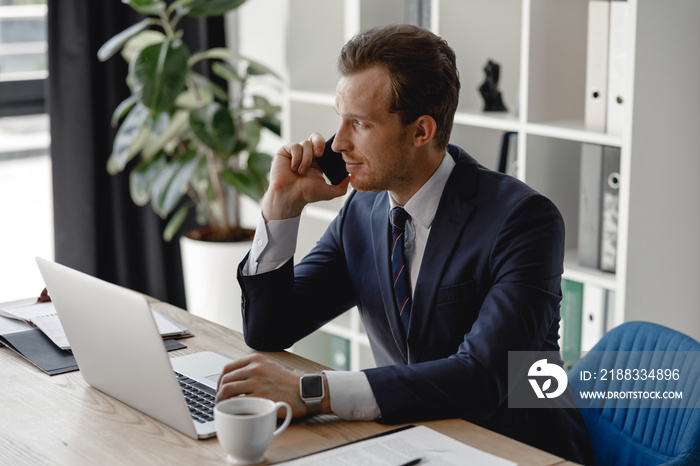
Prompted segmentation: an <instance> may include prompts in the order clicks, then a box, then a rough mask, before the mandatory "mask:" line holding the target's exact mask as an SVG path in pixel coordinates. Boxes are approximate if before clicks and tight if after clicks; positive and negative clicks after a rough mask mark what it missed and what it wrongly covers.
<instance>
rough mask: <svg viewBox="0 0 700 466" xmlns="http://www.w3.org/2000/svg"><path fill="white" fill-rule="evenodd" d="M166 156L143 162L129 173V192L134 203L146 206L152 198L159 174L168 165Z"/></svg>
mask: <svg viewBox="0 0 700 466" xmlns="http://www.w3.org/2000/svg"><path fill="white" fill-rule="evenodd" d="M167 163H168V162H167V160H166V159H165V157H157V158H155V159H153V160H150V161H148V162H142V163H140V164H139V165H137V166H136V167H134V169H133V170H132V171H131V173H130V174H129V193H130V194H131V199H132V200H133V201H134V204H136V205H138V206H144V205H146V204H148V202H149V201H150V200H151V190H152V189H153V183H155V181H156V179H157V178H158V175H160V174H161V172H162V171H163V170H164V169H165V167H166V165H167Z"/></svg>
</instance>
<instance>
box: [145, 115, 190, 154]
mask: <svg viewBox="0 0 700 466" xmlns="http://www.w3.org/2000/svg"><path fill="white" fill-rule="evenodd" d="M188 119H189V112H188V111H186V110H178V111H177V112H175V114H174V115H173V116H172V118H170V119H169V121H168V125H167V126H166V127H165V128H164V129H163V131H162V132H160V134H157V135H156V137H155V138H151V139H150V140H149V141H148V143H146V145H145V146H144V148H143V151H142V153H141V155H142V156H143V158H145V159H146V160H150V159H151V158H152V157H153V156H154V155H155V154H156V153H158V152H159V151H160V150H163V148H164V147H165V146H166V145H167V144H168V143H169V142H171V141H172V140H173V139H176V138H177V137H179V136H180V135H181V134H182V132H183V130H185V129H187V121H188Z"/></svg>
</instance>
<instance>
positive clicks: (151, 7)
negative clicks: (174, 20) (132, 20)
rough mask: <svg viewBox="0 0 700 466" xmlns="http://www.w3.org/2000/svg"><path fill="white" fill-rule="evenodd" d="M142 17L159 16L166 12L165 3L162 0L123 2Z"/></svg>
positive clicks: (126, 0) (128, 0) (130, 0)
mask: <svg viewBox="0 0 700 466" xmlns="http://www.w3.org/2000/svg"><path fill="white" fill-rule="evenodd" d="M122 3H126V4H127V5H129V6H130V7H131V8H133V9H134V10H136V11H138V12H139V13H141V14H142V15H148V16H159V15H160V14H161V13H163V12H164V11H165V6H166V5H165V2H164V1H161V0H122Z"/></svg>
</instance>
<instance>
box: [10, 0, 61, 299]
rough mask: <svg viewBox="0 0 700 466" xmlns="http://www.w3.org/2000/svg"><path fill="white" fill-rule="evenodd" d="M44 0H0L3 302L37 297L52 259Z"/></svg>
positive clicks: (45, 14) (45, 9) (51, 208)
mask: <svg viewBox="0 0 700 466" xmlns="http://www.w3.org/2000/svg"><path fill="white" fill-rule="evenodd" d="M46 16H47V5H46V0H0V199H2V202H0V219H2V220H0V221H1V222H2V223H1V224H2V228H0V257H2V266H0V303H2V302H6V301H12V300H17V299H22V298H27V297H31V296H37V295H38V293H40V292H41V288H42V287H43V281H42V280H41V276H40V275H39V273H38V269H37V267H36V264H35V262H34V257H35V256H37V255H38V256H43V257H46V258H49V259H51V258H53V207H52V204H53V197H52V192H51V189H52V188H51V158H50V155H49V146H50V142H49V139H50V138H49V122H48V115H46V113H45V112H46V110H45V108H46V105H45V95H46V93H45V83H46V79H47V77H48V60H47V24H46Z"/></svg>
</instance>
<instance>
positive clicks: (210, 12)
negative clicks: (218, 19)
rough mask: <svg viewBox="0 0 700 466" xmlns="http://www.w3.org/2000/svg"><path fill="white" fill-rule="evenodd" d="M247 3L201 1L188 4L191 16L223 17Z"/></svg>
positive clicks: (215, 0)
mask: <svg viewBox="0 0 700 466" xmlns="http://www.w3.org/2000/svg"><path fill="white" fill-rule="evenodd" d="M243 3H245V0H199V1H196V2H192V3H188V4H187V8H189V10H190V11H189V13H188V14H189V16H221V15H223V14H224V13H226V12H227V11H230V10H234V9H236V8H238V7H239V6H241V5H242V4H243Z"/></svg>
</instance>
